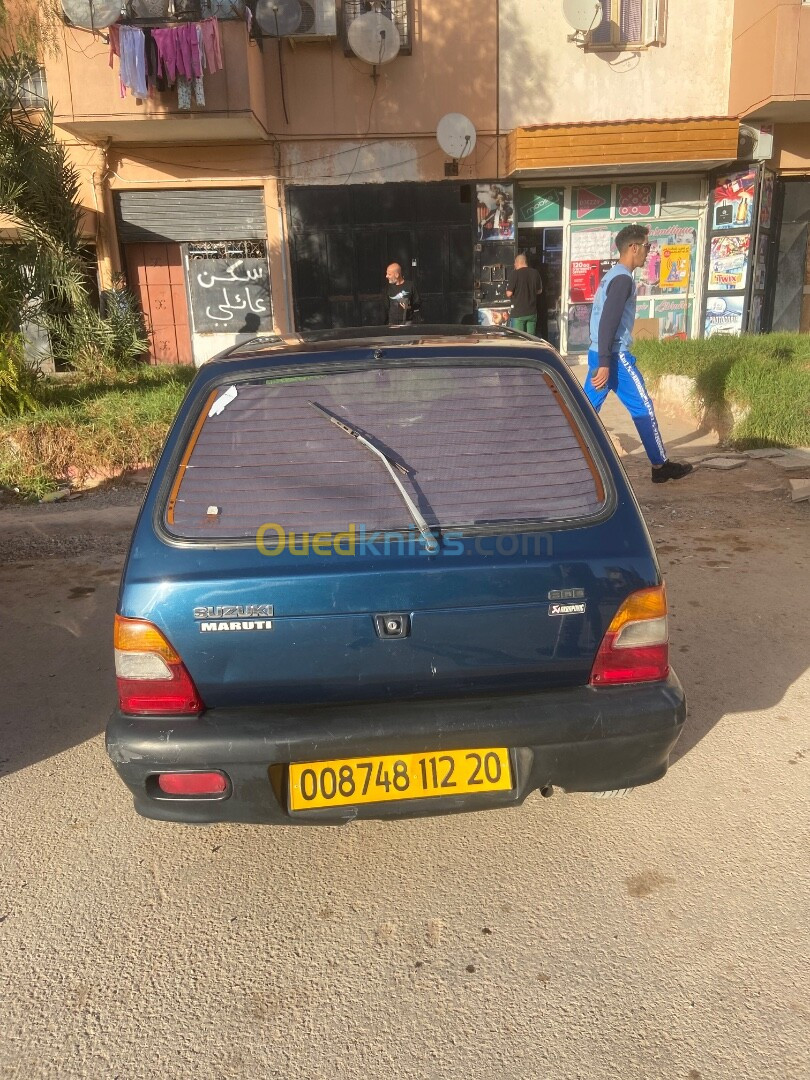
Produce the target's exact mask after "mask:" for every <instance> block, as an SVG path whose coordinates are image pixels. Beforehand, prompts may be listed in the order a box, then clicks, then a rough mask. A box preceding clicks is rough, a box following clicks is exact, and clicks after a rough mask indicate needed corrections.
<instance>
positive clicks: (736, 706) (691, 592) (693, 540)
mask: <svg viewBox="0 0 810 1080" xmlns="http://www.w3.org/2000/svg"><path fill="white" fill-rule="evenodd" d="M645 465H646V463H643V464H638V463H634V464H633V465H632V466H631V479H632V481H633V484H634V487H635V489H636V493H637V495H638V497H639V500H640V502H641V505H642V509H643V512H644V516H645V519H646V521H647V523H648V525H649V527H650V532H651V534H652V537H653V540H654V543H655V547H656V551H657V553H658V558H659V562H660V566H661V572H662V574H663V577H664V580H665V581H666V585H667V595H668V602H669V612H670V660H671V663H672V666H673V668H674V669H675V671H676V672H677V674H678V677H679V678H680V680H681V682H682V683H683V685H684V689H685V690H686V696H687V701H688V717H687V721H686V724H685V726H684V730H683V734H682V735H681V738H680V740H679V742H678V744H677V746H676V747H675V751H674V753H673V755H672V759H671V764H675V763H676V762H677V761H678V760H680V759H682V758H684V757H685V756H686V755H687V754H688V753H690V752H691V751H692V750H693V749H694V748H695V747H696V746H697V745H698V744H699V743H700V742H701V741H702V740H703V739H704V738H705V737H706V736H707V735H709V734H710V733H711V732H712V731H713V729H714V728H715V727H716V726H717V725H718V724H721V723H722V724H723V726H724V728H727V729H728V730H729V731H730V732H731V731H733V725H734V723H735V718H736V717H737V716H739V715H740V714H752V713H763V712H770V711H771V710H778V707H779V706H780V704H782V702H783V701H784V698H785V695H786V694H787V693H788V691H789V690H790V688H791V687H792V686H793V684H794V683H795V682H796V681H797V680H798V679H800V678H801V677H802V676H803V675H804V674H805V672H806V671H807V670H808V667H810V635H808V631H807V622H806V612H807V609H808V606H809V605H810V578H809V577H808V574H807V567H808V560H807V556H806V549H807V525H808V514H807V506H806V505H804V506H802V505H794V504H791V503H789V502H787V501H786V500H785V497H784V494H783V493H782V492H781V491H780V490H779V488H778V478H777V488H776V490H774V491H771V492H767V493H765V494H761V493H756V492H755V491H754V490H751V489H749V488H746V487H745V486H744V483H752V482H753V483H752V487H753V488H756V487H757V484H756V481H758V480H759V481H765V483H762V487H763V488H765V487H767V481H768V475H763V476H759V475H758V474H757V472H756V470H755V469H754V468H753V466H750V467H749V469H748V471H747V473H746V480H745V481H743V480H741V479H740V477H739V474H737V475H736V476H734V475H731V476H730V475H729V474H717V473H712V472H710V471H703V470H701V471H698V472H695V473H694V474H693V475H692V476H690V477H689V478H688V479H687V480H685V481H684V482H683V484H679V485H667V486H666V487H663V486H659V487H658V488H652V486H651V485H650V484H649V482H648V480H647V478H646V467H645ZM770 479H771V481H773V479H774V477H773V476H771V477H770ZM776 715H777V717H779V716H781V715H784V716H785V717H787V715H788V714H787V708H786V709H785V712H784V714H782V713H780V712H777V713H776ZM772 719H773V717H771V716H769V717H763V718H762V722H763V723H766V722H771V720H772ZM732 737H733V736H732Z"/></svg>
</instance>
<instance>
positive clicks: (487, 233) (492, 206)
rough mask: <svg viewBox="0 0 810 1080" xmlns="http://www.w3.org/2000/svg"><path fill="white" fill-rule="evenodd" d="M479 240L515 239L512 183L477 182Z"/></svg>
mask: <svg viewBox="0 0 810 1080" xmlns="http://www.w3.org/2000/svg"><path fill="white" fill-rule="evenodd" d="M476 196H477V197H476V213H477V218H478V239H479V240H482V241H484V240H514V239H515V196H514V188H513V185H512V184H477V185H476Z"/></svg>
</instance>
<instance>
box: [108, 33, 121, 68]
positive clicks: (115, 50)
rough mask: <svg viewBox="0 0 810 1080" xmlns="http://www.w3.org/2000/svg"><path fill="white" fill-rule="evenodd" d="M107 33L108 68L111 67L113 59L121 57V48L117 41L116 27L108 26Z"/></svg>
mask: <svg viewBox="0 0 810 1080" xmlns="http://www.w3.org/2000/svg"><path fill="white" fill-rule="evenodd" d="M107 33H108V34H109V35H110V67H112V66H113V57H114V56H120V55H121V46H120V44H119V41H118V27H117V26H116V25H115V24H113V25H112V26H108V27H107Z"/></svg>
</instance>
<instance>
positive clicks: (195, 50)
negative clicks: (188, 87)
mask: <svg viewBox="0 0 810 1080" xmlns="http://www.w3.org/2000/svg"><path fill="white" fill-rule="evenodd" d="M176 33H177V70H178V73H179V74H181V75H185V77H186V78H187V79H198V78H200V77H201V76H202V64H201V63H200V47H199V45H198V44H197V27H196V26H195V24H194V23H185V24H184V25H183V26H178V27H177V28H176Z"/></svg>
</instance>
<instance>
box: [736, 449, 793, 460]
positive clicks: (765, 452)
mask: <svg viewBox="0 0 810 1080" xmlns="http://www.w3.org/2000/svg"><path fill="white" fill-rule="evenodd" d="M784 455H785V451H784V450H771V449H768V448H765V449H762V450H746V451H745V456H746V457H750V458H778V457H784Z"/></svg>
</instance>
